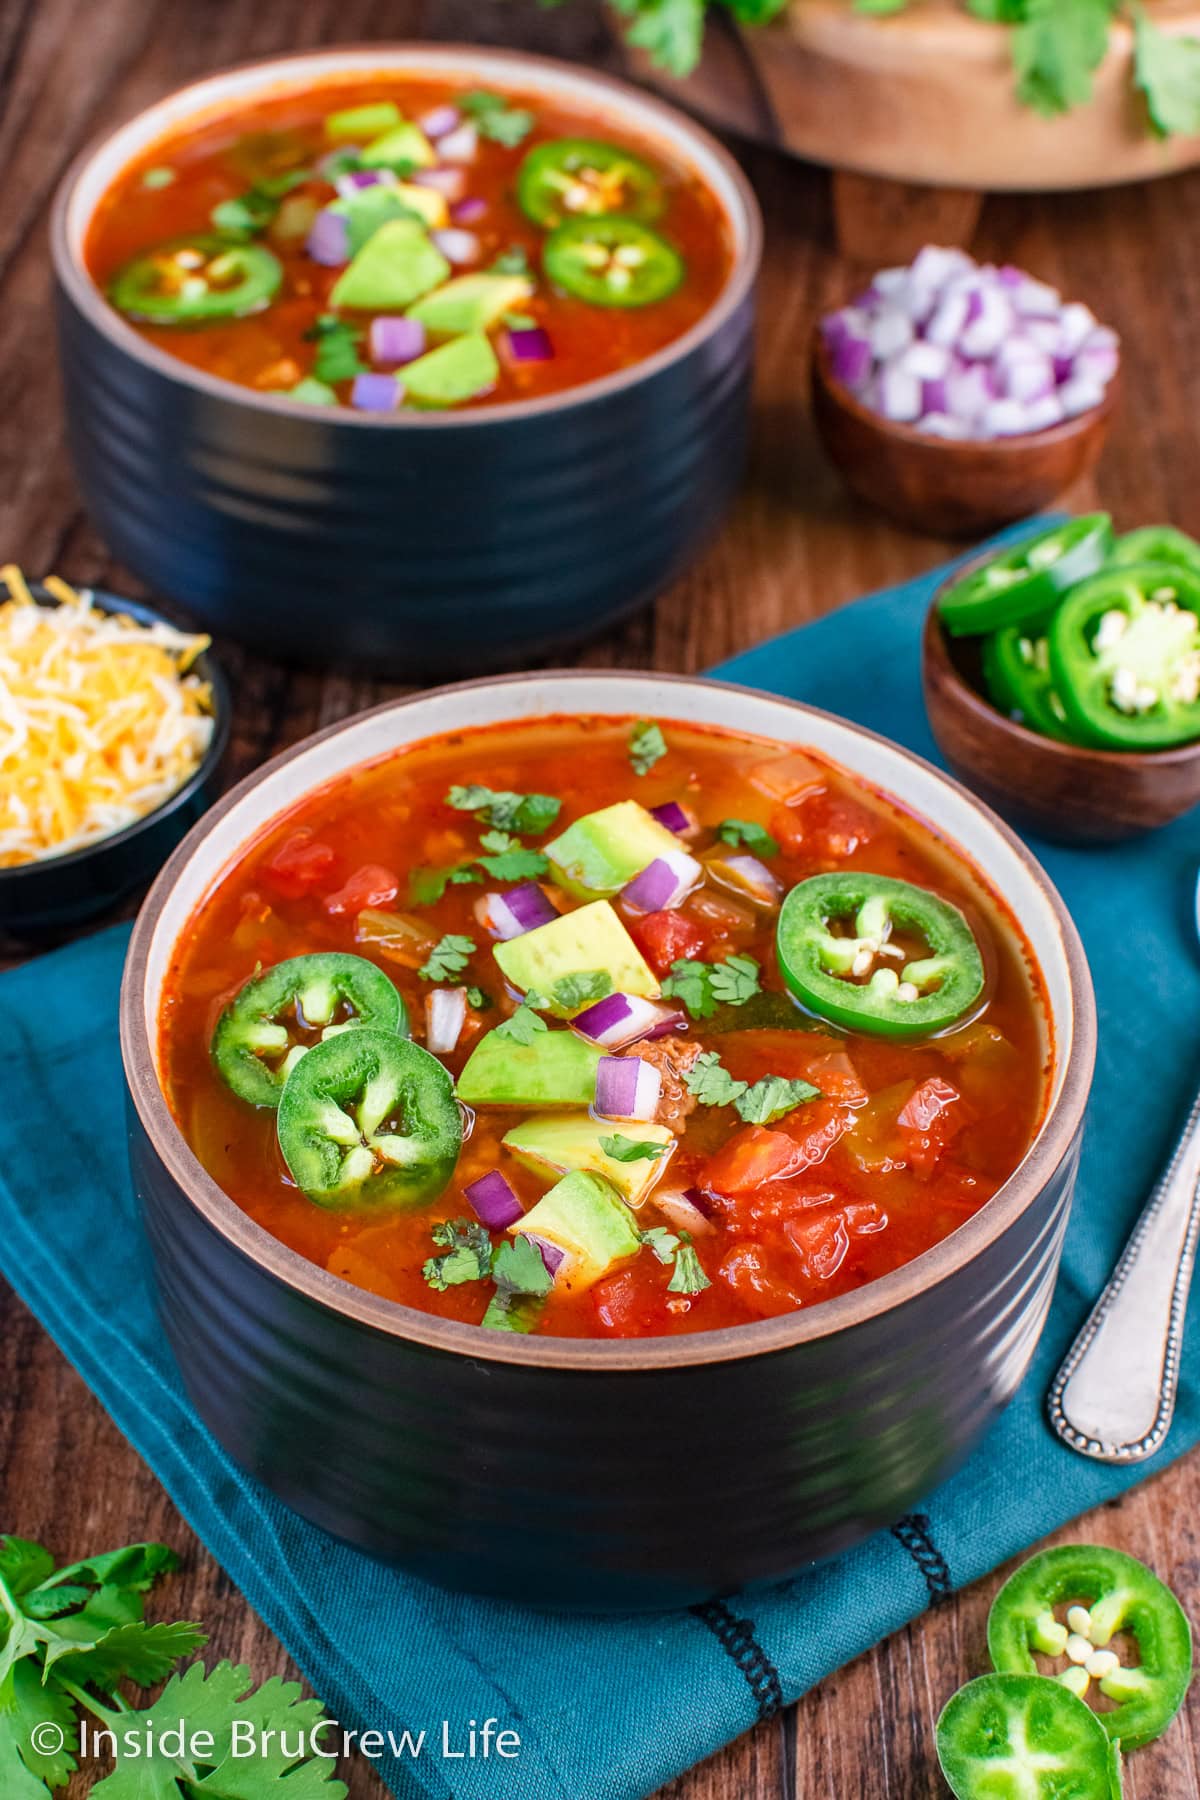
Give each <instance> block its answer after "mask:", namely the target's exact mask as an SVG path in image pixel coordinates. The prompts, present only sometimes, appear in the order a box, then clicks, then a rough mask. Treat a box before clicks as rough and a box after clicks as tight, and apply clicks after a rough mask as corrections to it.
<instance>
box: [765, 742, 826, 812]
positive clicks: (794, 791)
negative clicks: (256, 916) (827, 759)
mask: <svg viewBox="0 0 1200 1800" xmlns="http://www.w3.org/2000/svg"><path fill="white" fill-rule="evenodd" d="M746 780H747V781H748V782H749V783H750V786H751V787H752V788H757V790H758V792H759V793H760V794H766V795H767V796H768V798H769V799H771V800H779V801H782V803H783V805H784V806H796V805H797V804H798V803H799V802H800V801H801V800H804V799H806V798H807V797H808V796H809V795H810V794H817V793H820V792H821V791H822V789H823V788H824V787H825V784H826V782H827V781H828V780H829V774H828V771H827V770H826V769H823V768H822V767H821V765H820V763H817V762H814V761H813V760H812V758H811V757H810V756H805V755H804V754H803V752H801V751H793V752H792V753H791V754H789V755H786V756H772V757H770V758H769V759H768V760H767V761H766V762H760V763H755V765H754V767H753V768H752V769H751V770H749V771H748V773H747V775H746Z"/></svg>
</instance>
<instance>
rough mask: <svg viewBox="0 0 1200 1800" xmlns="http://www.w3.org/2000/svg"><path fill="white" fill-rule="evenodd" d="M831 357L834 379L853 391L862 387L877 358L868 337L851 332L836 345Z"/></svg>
mask: <svg viewBox="0 0 1200 1800" xmlns="http://www.w3.org/2000/svg"><path fill="white" fill-rule="evenodd" d="M831 357H832V369H833V378H834V380H835V381H840V382H841V384H842V386H843V387H848V388H850V389H851V390H852V391H853V392H857V391H858V390H859V389H860V388H861V387H862V385H863V383H864V382H865V381H866V379H867V377H868V376H869V375H870V373H871V367H872V364H873V363H874V360H875V359H874V357H873V356H872V354H871V346H870V344H869V342H868V341H867V339H866V338H865V337H854V336H852V335H850V334H849V333H847V335H846V336H845V337H843V338H842V339H841V341H840V342H839V343H838V344H836V345H835V346H834V348H833V351H832V353H831Z"/></svg>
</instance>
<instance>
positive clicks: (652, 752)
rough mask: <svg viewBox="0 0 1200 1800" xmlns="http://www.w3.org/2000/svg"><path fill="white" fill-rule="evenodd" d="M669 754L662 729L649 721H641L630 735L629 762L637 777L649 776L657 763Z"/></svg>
mask: <svg viewBox="0 0 1200 1800" xmlns="http://www.w3.org/2000/svg"><path fill="white" fill-rule="evenodd" d="M666 754H667V740H666V738H665V737H664V736H663V734H662V727H661V726H660V725H655V724H653V723H652V722H651V720H649V719H639V720H638V722H637V724H636V725H635V726H634V728H633V730H632V731H631V732H630V734H629V760H630V762H631V763H632V764H633V772H634V774H635V775H648V774H649V773H650V770H651V769H652V768H653V767H654V765H655V763H656V762H661V761H662V759H663V757H664V756H665V755H666Z"/></svg>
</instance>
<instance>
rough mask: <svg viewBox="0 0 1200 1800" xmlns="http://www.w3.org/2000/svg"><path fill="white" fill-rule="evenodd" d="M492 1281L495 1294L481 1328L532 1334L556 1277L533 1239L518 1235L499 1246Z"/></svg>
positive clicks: (482, 1320) (495, 1256) (494, 1260)
mask: <svg viewBox="0 0 1200 1800" xmlns="http://www.w3.org/2000/svg"><path fill="white" fill-rule="evenodd" d="M492 1279H493V1280H494V1281H495V1283H496V1292H495V1294H494V1295H493V1296H492V1298H491V1300H490V1301H489V1302H488V1308H487V1311H486V1312H485V1313H484V1315H483V1318H482V1319H481V1320H480V1324H482V1325H484V1326H486V1328H487V1329H488V1330H489V1331H520V1332H527V1331H532V1330H533V1328H534V1326H535V1325H536V1324H537V1320H538V1314H539V1313H540V1312H541V1306H540V1302H541V1301H542V1300H543V1299H544V1298H545V1296H546V1295H547V1294H548V1293H549V1292H550V1289H551V1288H552V1287H553V1286H554V1277H553V1276H552V1275H551V1273H550V1271H549V1269H548V1268H547V1267H546V1265H545V1263H544V1262H543V1261H542V1253H541V1251H540V1250H539V1249H538V1247H537V1245H536V1244H535V1243H534V1242H533V1239H532V1238H528V1237H523V1236H522V1235H521V1234H520V1233H519V1232H518V1234H517V1235H516V1236H515V1237H511V1238H505V1240H504V1242H503V1243H502V1244H499V1245H497V1248H496V1253H495V1255H494V1256H493V1258H492Z"/></svg>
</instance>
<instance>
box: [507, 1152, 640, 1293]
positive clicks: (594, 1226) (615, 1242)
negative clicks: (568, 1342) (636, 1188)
mask: <svg viewBox="0 0 1200 1800" xmlns="http://www.w3.org/2000/svg"><path fill="white" fill-rule="evenodd" d="M509 1230H510V1231H513V1232H518V1231H519V1232H521V1233H522V1234H524V1233H527V1232H532V1233H533V1235H534V1237H541V1238H545V1239H546V1240H547V1241H548V1242H549V1243H551V1244H557V1245H558V1247H559V1249H560V1250H565V1251H566V1253H567V1262H566V1263H565V1264H564V1266H563V1267H562V1268H561V1269H560V1270H559V1273H558V1275H557V1276H556V1277H555V1280H556V1282H558V1283H561V1284H562V1285H563V1286H564V1287H568V1288H574V1289H579V1288H587V1287H591V1285H592V1283H593V1282H594V1281H599V1279H600V1277H601V1276H602V1275H606V1274H607V1273H608V1271H609V1269H611V1268H612V1266H613V1264H614V1263H618V1262H623V1261H624V1259H625V1258H626V1257H627V1256H635V1255H636V1254H637V1252H638V1250H640V1249H641V1239H640V1237H639V1236H638V1229H637V1226H636V1224H635V1223H634V1219H633V1215H632V1213H631V1212H630V1210H629V1208H628V1207H627V1206H626V1205H625V1203H624V1201H623V1200H622V1199H621V1198H620V1196H619V1195H617V1194H615V1193H614V1192H613V1190H612V1188H611V1187H610V1186H609V1184H608V1182H607V1181H601V1180H600V1178H599V1177H598V1176H596V1175H586V1174H573V1175H567V1176H564V1178H563V1180H562V1181H560V1182H558V1183H557V1185H556V1186H554V1187H552V1188H551V1189H550V1192H549V1193H548V1194H544V1195H543V1196H542V1198H541V1199H540V1200H539V1201H538V1203H537V1205H536V1206H534V1207H531V1208H530V1210H529V1211H528V1212H527V1213H526V1214H525V1217H524V1218H523V1219H518V1220H517V1221H516V1223H515V1224H514V1225H510V1226H509Z"/></svg>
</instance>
